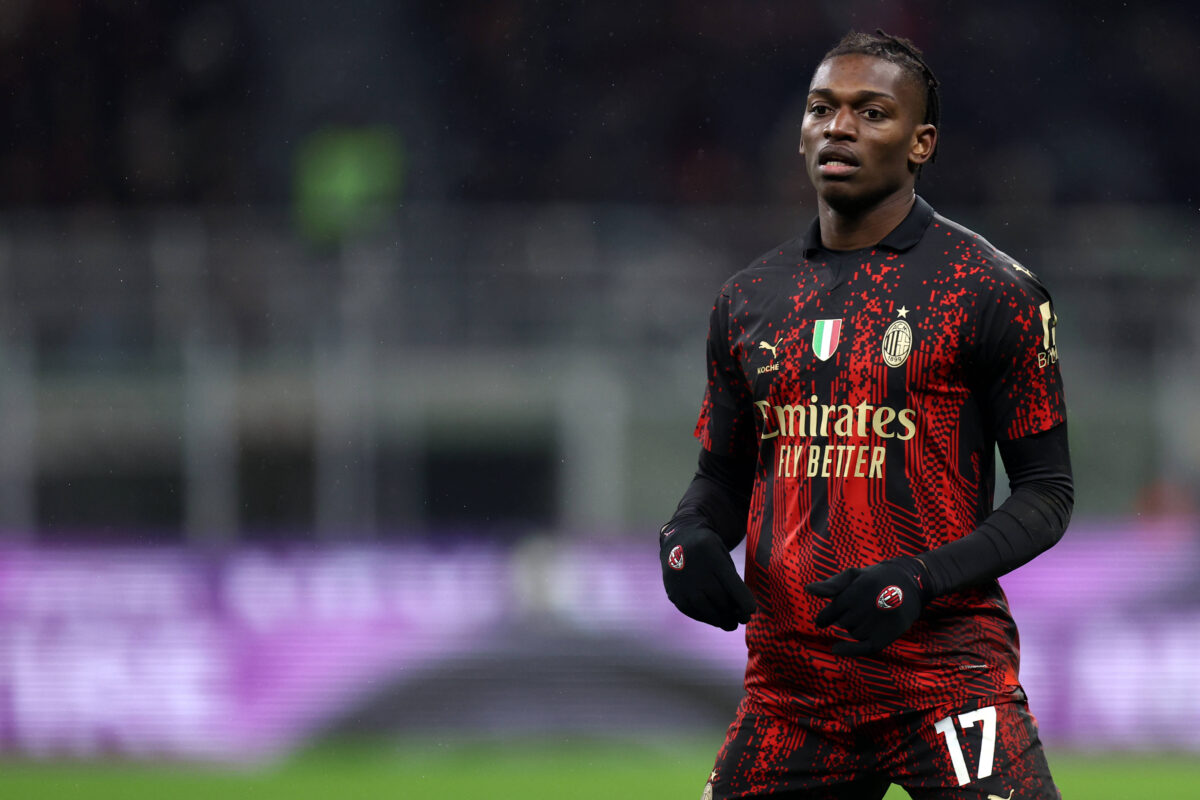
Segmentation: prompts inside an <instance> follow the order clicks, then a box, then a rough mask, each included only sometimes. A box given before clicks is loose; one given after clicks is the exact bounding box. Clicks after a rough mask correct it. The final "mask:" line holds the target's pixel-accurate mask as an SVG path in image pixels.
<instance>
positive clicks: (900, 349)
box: [883, 319, 913, 367]
mask: <svg viewBox="0 0 1200 800" xmlns="http://www.w3.org/2000/svg"><path fill="white" fill-rule="evenodd" d="M912 343H913V331H912V327H911V326H909V324H908V323H907V322H906V321H904V320H902V319H898V320H896V321H895V322H893V323H892V324H891V325H889V326H888V329H887V330H886V331H884V332H883V363H885V364H887V365H888V366H889V367H898V366H900V365H901V364H903V363H904V361H905V359H907V358H908V354H909V353H910V352H912Z"/></svg>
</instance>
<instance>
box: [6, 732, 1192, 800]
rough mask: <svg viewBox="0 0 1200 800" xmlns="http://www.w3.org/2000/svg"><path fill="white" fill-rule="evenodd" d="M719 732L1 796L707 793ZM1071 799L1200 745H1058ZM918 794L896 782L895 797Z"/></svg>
mask: <svg viewBox="0 0 1200 800" xmlns="http://www.w3.org/2000/svg"><path fill="white" fill-rule="evenodd" d="M717 743H718V742H717V741H696V740H693V741H689V742H681V741H678V740H665V741H662V742H645V741H641V742H611V741H579V740H567V741H553V742H547V741H544V740H537V741H516V742H504V743H496V742H476V743H468V742H444V743H437V742H425V743H412V742H404V743H400V744H395V743H391V744H383V743H378V742H376V743H370V744H357V745H353V744H339V745H322V746H320V747H317V748H314V749H311V750H308V751H305V752H302V753H299V754H297V755H295V756H293V757H292V758H289V759H287V760H286V761H283V762H280V763H278V764H273V765H270V766H265V767H259V768H255V769H253V770H241V771H235V770H228V769H217V768H205V767H197V766H181V765H165V764H129V763H111V762H107V763H105V762H100V763H83V762H29V761H14V760H10V761H7V762H5V763H2V764H0V797H5V798H9V797H11V798H37V800H55V799H56V798H80V800H84V799H86V800H109V799H110V798H111V800H142V798H146V799H147V800H148V799H149V798H155V800H162V799H163V798H170V799H171V800H191V798H196V800H199V798H205V800H208V798H212V797H217V798H220V799H221V800H237V798H252V799H253V800H276V798H279V799H280V800H284V798H286V800H310V799H311V800H317V799H318V798H320V800H328V798H334V797H335V798H339V799H340V800H353V799H354V798H362V799H363V800H367V798H370V799H371V800H376V798H382V797H388V798H403V800H459V798H463V799H464V800H466V799H467V798H470V799H471V800H475V799H476V798H485V797H486V798H520V799H521V800H529V799H530V798H548V799H550V798H554V799H555V800H557V799H558V798H563V799H564V800H566V799H570V800H593V798H594V799H595V800H601V798H603V799H604V800H610V799H611V798H613V797H622V798H631V799H636V798H654V799H655V800H658V799H659V798H683V799H684V800H698V798H699V797H700V792H701V790H702V788H703V786H704V781H705V778H706V777H707V771H708V765H709V764H710V763H711V761H712V757H713V754H714V752H715V749H716V746H717ZM1050 765H1051V768H1052V770H1053V771H1054V774H1055V778H1056V780H1057V782H1058V785H1059V788H1060V789H1061V790H1062V793H1063V797H1064V798H1066V800H1072V799H1073V798H1080V799H1081V800H1083V799H1085V798H1086V800H1118V798H1120V800H1128V798H1154V800H1184V798H1188V799H1189V800H1191V799H1192V798H1196V797H1200V759H1197V758H1196V757H1195V756H1187V755H1181V756H1165V755H1162V756H1132V755H1124V754H1120V755H1112V754H1097V755H1080V754H1064V753H1056V752H1054V751H1051V752H1050ZM907 796H908V795H907V794H906V793H905V792H904V791H903V790H901V789H899V788H896V787H893V789H892V791H891V792H889V793H888V796H887V800H899V798H906V797H907Z"/></svg>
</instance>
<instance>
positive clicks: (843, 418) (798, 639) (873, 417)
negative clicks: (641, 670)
mask: <svg viewBox="0 0 1200 800" xmlns="http://www.w3.org/2000/svg"><path fill="white" fill-rule="evenodd" d="M937 86H938V82H937V80H936V78H935V77H934V75H933V73H932V72H931V71H930V69H929V67H928V65H927V64H926V63H925V60H924V57H923V55H922V53H921V52H920V50H918V49H917V47H915V46H914V45H913V44H912V43H911V42H909V41H907V40H905V39H901V38H897V37H893V36H889V35H886V34H884V33H882V32H879V33H878V34H862V33H852V34H849V35H847V36H846V37H845V38H844V39H843V40H842V41H841V42H840V43H838V44H837V45H836V46H835V47H834V48H833V49H832V50H830V51H829V52H828V53H827V54H826V55H825V57H824V58H823V59H822V60H821V62H820V64H819V65H818V66H817V69H816V72H815V73H814V74H813V76H812V82H811V84H810V88H809V92H808V100H807V106H806V109H805V114H804V119H803V124H802V127H801V131H800V153H801V155H802V156H803V159H804V163H805V166H806V168H807V171H808V175H809V178H810V179H811V181H812V183H813V185H814V186H815V188H816V192H817V218H816V220H815V221H814V222H813V224H812V225H811V227H810V228H809V229H808V231H807V233H805V234H804V235H803V236H800V237H798V238H795V239H792V240H791V241H789V242H787V243H785V244H783V245H781V246H779V247H777V248H775V249H773V250H771V251H769V252H767V253H765V254H764V255H762V256H761V257H760V258H758V259H756V260H754V261H753V262H752V263H751V264H750V265H749V266H748V267H747V268H746V269H744V270H742V271H741V272H739V273H737V274H736V275H734V276H733V277H732V278H730V279H729V281H728V282H726V284H725V285H724V287H723V288H722V289H721V291H720V293H719V295H718V296H717V299H716V304H715V306H714V307H713V310H712V315H711V320H710V328H709V334H708V349H707V355H708V359H707V360H708V386H707V392H706V394H705V397H704V402H703V406H702V409H701V412H700V418H699V421H698V423H697V425H696V435H697V437H698V438H699V439H700V442H701V445H702V447H701V452H700V463H699V468H698V470H697V472H696V474H695V477H694V479H693V480H692V483H691V484H690V486H689V487H688V489H687V490H686V492H685V493H684V496H683V499H682V500H681V501H680V503H679V507H678V510H677V511H676V513H675V515H674V516H673V517H672V518H671V520H670V521H669V522H668V523H667V524H666V525H664V526H663V527H662V529H661V531H660V553H661V560H662V568H663V581H664V584H665V586H666V590H667V594H668V596H669V597H670V599H671V600H672V601H673V602H674V603H675V605H676V606H677V607H678V608H679V609H680V610H681V611H682V612H683V613H684V614H687V615H688V616H690V617H693V618H695V619H697V620H700V621H702V622H707V623H709V624H712V625H716V626H718V627H721V628H724V629H726V630H734V629H736V628H737V626H738V624H739V623H745V624H746V630H745V635H746V644H747V648H748V651H749V658H748V662H747V667H746V676H745V696H744V698H743V700H742V702H741V704H740V705H739V707H738V709H737V713H736V716H735V718H734V720H733V722H732V724H731V725H730V727H729V730H728V734H727V736H726V739H725V742H724V745H723V746H722V747H721V749H720V752H719V754H718V755H717V759H716V765H715V769H714V770H713V771H712V774H711V777H710V780H709V783H708V786H707V787H706V789H705V796H709V797H714V798H759V797H764V798H765V797H771V798H789V799H792V798H846V799H849V798H854V799H856V800H857V799H858V798H863V799H872V798H874V799H877V798H881V797H883V795H884V794H885V792H886V791H887V788H888V785H889V784H891V783H895V784H899V785H900V786H903V787H904V788H905V789H906V790H907V791H908V792H909V794H910V795H912V796H913V797H914V798H918V800H935V799H938V798H978V799H979V800H989V799H992V798H1003V799H1004V800H1035V799H1039V798H1057V797H1059V793H1058V790H1057V789H1056V788H1055V786H1054V783H1053V781H1052V779H1051V777H1050V771H1049V767H1048V766H1047V763H1046V758H1045V755H1044V753H1043V750H1042V745H1041V742H1040V739H1039V737H1038V731H1037V726H1036V723H1035V720H1034V718H1033V716H1032V715H1031V713H1030V711H1029V707H1028V705H1027V701H1026V697H1025V694H1024V692H1023V691H1022V689H1021V686H1020V683H1019V682H1018V678H1017V667H1018V652H1019V651H1018V640H1017V629H1016V627H1015V625H1014V623H1013V619H1012V616H1011V614H1010V613H1009V609H1008V603H1007V601H1006V599H1005V596H1004V592H1003V591H1002V590H1001V588H1000V585H999V584H998V583H997V581H996V579H997V577H998V576H1000V575H1003V574H1005V573H1007V572H1009V571H1010V570H1013V569H1015V568H1017V567H1019V566H1021V565H1022V564H1024V563H1026V562H1027V561H1029V560H1030V559H1032V558H1033V557H1034V556H1036V555H1038V554H1039V553H1041V552H1043V551H1044V550H1046V549H1047V548H1049V547H1050V546H1052V545H1053V544H1054V543H1055V542H1057V541H1058V540H1059V539H1060V538H1061V536H1062V535H1063V532H1064V530H1065V528H1066V526H1067V522H1068V519H1069V517H1070V513H1071V508H1072V505H1073V486H1072V478H1071V467H1070V459H1069V454H1068V448H1067V428H1066V409H1065V407H1064V401H1063V390H1062V381H1061V378H1060V376H1059V370H1058V363H1057V362H1058V350H1057V346H1056V343H1055V322H1056V316H1055V313H1054V306H1053V304H1052V302H1051V300H1050V296H1049V295H1048V294H1047V292H1046V290H1045V289H1044V288H1043V286H1042V284H1041V283H1040V282H1039V281H1038V279H1037V278H1036V277H1035V276H1034V275H1033V273H1032V272H1030V270H1028V269H1027V268H1026V267H1024V266H1022V265H1021V264H1019V263H1017V262H1016V261H1014V260H1013V259H1012V258H1011V257H1010V256H1008V255H1006V254H1005V253H1003V252H1001V251H1000V250H998V249H996V248H995V247H994V246H992V245H991V244H990V243H989V242H988V241H986V240H985V239H983V238H982V237H981V236H979V235H978V234H976V233H973V232H971V231H969V230H967V229H966V228H964V227H963V226H961V225H958V224H957V223H955V222H952V221H950V220H949V219H946V218H945V217H943V216H941V215H939V214H938V213H936V212H935V211H934V210H933V209H932V208H931V207H930V206H929V204H928V203H926V202H925V201H924V200H923V199H922V198H920V197H918V196H917V195H916V194H915V185H916V180H917V176H918V173H919V172H920V170H921V169H922V167H924V166H925V165H927V164H928V163H929V162H930V161H931V160H932V159H933V157H934V153H935V152H936V148H937V142H938V128H937V126H938V118H939V108H938V92H937ZM997 447H998V448H999V451H1000V456H1001V458H1002V460H1003V462H1004V466H1005V469H1006V471H1007V473H1008V476H1009V480H1010V485H1011V490H1012V492H1011V495H1010V497H1009V498H1008V499H1007V500H1005V501H1004V502H1003V503H1002V504H1001V505H1000V506H999V507H998V508H996V509H995V510H993V508H992V501H993V488H994V483H995V464H994V458H993V454H994V453H995V451H996V449H997ZM743 539H745V541H746V562H745V576H746V581H745V583H743V582H742V579H741V578H740V577H739V576H738V573H737V570H736V569H735V567H734V564H733V561H732V558H731V557H730V555H729V551H730V550H731V549H732V548H733V547H734V546H736V545H737V544H738V543H739V542H741V541H742V540H743Z"/></svg>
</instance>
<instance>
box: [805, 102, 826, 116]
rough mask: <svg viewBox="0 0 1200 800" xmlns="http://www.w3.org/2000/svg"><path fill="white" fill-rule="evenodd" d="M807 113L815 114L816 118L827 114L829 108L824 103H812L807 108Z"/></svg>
mask: <svg viewBox="0 0 1200 800" xmlns="http://www.w3.org/2000/svg"><path fill="white" fill-rule="evenodd" d="M808 113H810V114H816V115H818V116H820V115H821V114H827V113H829V106H827V105H825V104H824V103H813V104H812V105H810V106H809V107H808Z"/></svg>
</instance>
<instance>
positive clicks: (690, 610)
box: [659, 524, 758, 631]
mask: <svg viewBox="0 0 1200 800" xmlns="http://www.w3.org/2000/svg"><path fill="white" fill-rule="evenodd" d="M659 539H660V544H659V560H660V561H662V572H663V586H664V587H666V590H667V597H668V598H670V600H671V602H672V603H674V604H675V607H676V608H678V609H679V610H680V611H682V612H683V613H684V614H687V615H688V616H689V617H691V618H692V619H694V620H698V621H700V622H705V623H708V624H709V625H715V626H716V627H718V628H722V629H724V630H727V631H732V630H736V629H737V626H738V623H746V622H749V621H750V615H751V614H753V613H754V610H755V609H756V608H757V607H758V605H757V603H755V602H754V595H753V594H752V593H751V592H750V587H748V586H747V585H746V584H745V582H744V581H743V580H742V578H741V576H740V575H738V573H737V568H735V567H734V565H733V558H731V557H730V555H729V551H728V550H727V549H725V543H724V542H723V541H721V537H720V536H718V535H717V533H716V531H714V530H712V529H711V528H707V527H704V526H702V525H694V524H693V525H687V524H683V525H675V524H668V525H667V526H665V527H664V528H663V530H662V533H661V534H660V537H659Z"/></svg>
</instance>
